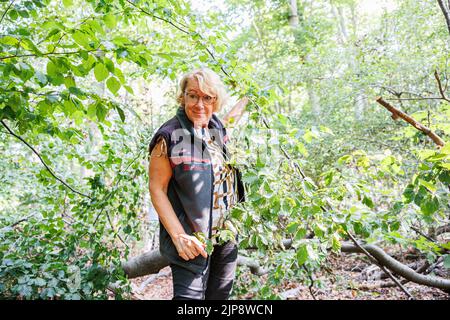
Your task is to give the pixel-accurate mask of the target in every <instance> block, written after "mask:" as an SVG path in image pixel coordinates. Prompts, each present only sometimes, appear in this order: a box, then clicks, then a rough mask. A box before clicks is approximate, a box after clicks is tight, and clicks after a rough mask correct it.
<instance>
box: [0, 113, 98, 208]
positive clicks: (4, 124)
mask: <svg viewBox="0 0 450 320" xmlns="http://www.w3.org/2000/svg"><path fill="white" fill-rule="evenodd" d="M0 122H1V123H2V125H3V126H4V127H5V128H6V130H8V132H9V133H10V134H11V135H12V136H14V137H16V138H17V139H19V140H20V141H22V142H23V143H24V144H25V145H26V146H27V147H28V148H30V149H31V150H32V151H33V153H34V154H36V155H37V156H38V158H39V160H40V161H41V163H42V164H43V165H44V167H45V169H47V171H48V172H50V174H51V175H52V176H53V177H54V178H55V179H56V180H58V181H59V182H61V183H62V184H63V185H64V186H65V187H66V188H68V189H70V190H71V191H72V192H74V193H76V194H79V195H80V196H83V197H86V198H89V199H92V198H91V197H90V196H88V195H86V194H84V193H81V192H79V191H77V190H75V189H73V188H72V187H71V186H69V185H68V184H67V183H66V182H65V181H64V180H62V179H61V178H59V177H57V176H56V175H55V174H54V173H53V171H52V169H50V168H49V166H48V165H47V164H46V163H45V161H44V159H42V157H41V155H40V154H39V152H37V151H36V149H34V148H33V146H31V145H30V144H29V143H28V142H27V141H25V140H24V139H23V138H22V137H20V136H18V135H17V134H15V133H14V132H13V131H12V130H11V129H10V128H9V127H8V126H7V125H6V123H5V122H4V121H3V120H1V121H0Z"/></svg>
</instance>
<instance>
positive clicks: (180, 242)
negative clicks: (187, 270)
mask: <svg viewBox="0 0 450 320" xmlns="http://www.w3.org/2000/svg"><path fill="white" fill-rule="evenodd" d="M172 241H173V243H174V244H175V248H176V249H177V251H178V255H179V256H180V257H181V258H183V259H184V260H186V261H188V260H190V259H195V258H196V257H197V256H198V255H199V254H201V255H202V256H203V257H204V258H207V257H208V254H207V253H206V251H205V247H206V244H204V243H201V242H200V241H199V240H198V239H197V238H196V237H194V236H190V235H188V234H186V233H180V234H177V235H176V236H175V237H174V239H172Z"/></svg>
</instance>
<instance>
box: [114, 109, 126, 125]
mask: <svg viewBox="0 0 450 320" xmlns="http://www.w3.org/2000/svg"><path fill="white" fill-rule="evenodd" d="M116 110H117V112H118V113H119V116H120V120H122V122H125V113H124V112H123V110H122V108H121V107H119V106H116Z"/></svg>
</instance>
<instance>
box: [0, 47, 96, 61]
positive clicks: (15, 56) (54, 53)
mask: <svg viewBox="0 0 450 320" xmlns="http://www.w3.org/2000/svg"><path fill="white" fill-rule="evenodd" d="M94 51H103V50H99V49H98V48H96V49H92V50H78V51H69V52H53V51H52V52H46V53H43V54H42V55H39V56H49V55H66V54H68V55H70V54H77V53H81V52H94ZM37 56H38V55H37V54H35V53H34V54H31V53H30V54H21V55H13V56H6V57H0V61H1V60H6V59H12V58H23V57H37Z"/></svg>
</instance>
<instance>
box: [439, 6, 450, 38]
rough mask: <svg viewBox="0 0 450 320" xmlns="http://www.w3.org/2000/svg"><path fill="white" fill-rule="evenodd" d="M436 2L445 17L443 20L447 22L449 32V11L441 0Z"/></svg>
mask: <svg viewBox="0 0 450 320" xmlns="http://www.w3.org/2000/svg"><path fill="white" fill-rule="evenodd" d="M437 2H438V3H439V7H440V8H441V10H442V13H443V14H444V17H445V22H446V23H447V28H448V32H449V33H450V13H449V9H448V8H446V7H445V4H444V2H443V1H442V0H437Z"/></svg>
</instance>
